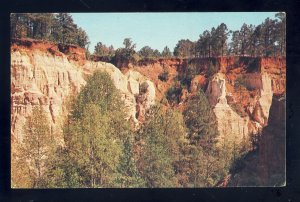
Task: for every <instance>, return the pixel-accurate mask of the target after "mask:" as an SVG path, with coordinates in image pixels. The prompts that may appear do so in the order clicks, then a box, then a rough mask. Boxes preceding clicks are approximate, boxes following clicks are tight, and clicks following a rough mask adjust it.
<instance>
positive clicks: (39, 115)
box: [21, 107, 54, 188]
mask: <svg viewBox="0 0 300 202" xmlns="http://www.w3.org/2000/svg"><path fill="white" fill-rule="evenodd" d="M24 129H25V135H24V139H23V144H22V148H21V151H22V152H21V153H22V156H23V158H24V159H26V162H28V166H29V172H30V177H31V180H32V188H42V187H44V186H45V181H46V178H45V175H44V173H45V170H47V165H46V164H45V163H46V159H47V158H48V156H49V154H50V152H51V147H52V145H51V143H53V140H54V139H53V137H52V136H51V132H50V125H49V121H48V118H47V115H46V113H45V111H44V110H43V109H42V108H41V107H34V108H33V110H32V114H31V116H29V117H28V118H27V120H26V123H25V126H24Z"/></svg>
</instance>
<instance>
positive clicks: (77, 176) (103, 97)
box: [48, 71, 131, 187]
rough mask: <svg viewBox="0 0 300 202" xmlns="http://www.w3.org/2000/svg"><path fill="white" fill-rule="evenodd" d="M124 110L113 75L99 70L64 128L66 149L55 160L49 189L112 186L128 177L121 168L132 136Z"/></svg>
mask: <svg viewBox="0 0 300 202" xmlns="http://www.w3.org/2000/svg"><path fill="white" fill-rule="evenodd" d="M124 108H125V107H124V103H123V102H122V101H121V100H120V95H119V92H118V90H117V89H116V87H115V86H114V84H113V81H112V80H111V79H110V76H109V74H108V73H106V72H101V71H96V72H95V73H94V74H93V76H91V77H90V78H89V79H88V81H87V84H86V86H85V87H84V88H83V89H82V91H81V92H80V94H79V95H78V97H77V99H76V100H75V102H74V105H73V110H72V111H71V115H70V117H69V120H68V121H67V123H66V125H65V127H64V139H65V148H63V149H61V150H58V151H57V152H56V157H54V158H53V159H52V162H53V163H52V169H51V172H49V173H48V176H49V184H48V186H49V187H57V186H58V187H111V186H115V184H114V182H115V179H116V178H117V176H118V177H119V178H122V179H123V178H126V176H123V174H124V175H125V174H126V173H122V172H121V173H120V172H118V169H117V168H118V166H119V163H120V156H121V153H122V145H123V143H124V142H125V140H126V137H128V136H130V135H131V130H130V126H129V123H128V122H126V121H125V117H126V114H125V111H124ZM122 158H123V157H122ZM122 158H121V160H122ZM66 161H67V162H66Z"/></svg>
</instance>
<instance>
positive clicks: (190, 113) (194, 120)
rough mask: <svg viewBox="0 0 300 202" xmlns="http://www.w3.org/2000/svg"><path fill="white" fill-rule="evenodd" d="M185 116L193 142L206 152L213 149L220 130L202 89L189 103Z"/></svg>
mask: <svg viewBox="0 0 300 202" xmlns="http://www.w3.org/2000/svg"><path fill="white" fill-rule="evenodd" d="M183 115H184V120H185V124H186V126H187V128H189V139H190V140H191V142H192V143H193V144H195V145H199V146H201V147H203V149H204V150H209V149H211V148H212V145H214V144H215V142H216V139H215V138H216V137H217V136H218V129H217V124H216V117H215V114H214V112H213V111H212V109H211V106H210V104H209V102H208V100H207V98H206V96H205V93H204V92H203V91H202V89H199V92H198V93H197V94H196V95H195V96H194V97H192V98H191V99H190V100H189V101H188V103H187V108H186V109H185V111H184V113H183Z"/></svg>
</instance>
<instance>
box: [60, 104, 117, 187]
mask: <svg viewBox="0 0 300 202" xmlns="http://www.w3.org/2000/svg"><path fill="white" fill-rule="evenodd" d="M109 121H110V120H109V115H108V114H103V113H102V112H101V109H100V108H99V106H97V105H96V104H86V105H85V107H84V109H83V112H82V116H81V117H80V118H79V119H77V120H75V121H74V122H73V123H72V124H70V125H69V126H68V128H66V130H65V135H66V136H68V140H67V141H68V149H69V155H71V159H74V160H75V164H74V165H72V166H73V167H76V172H77V176H80V181H79V182H80V187H110V186H111V183H112V182H113V179H114V174H115V172H116V167H117V164H118V160H119V155H120V152H121V142H120V141H119V140H118V139H116V138H115V137H116V134H112V133H111V132H110V130H111V129H110V124H109Z"/></svg>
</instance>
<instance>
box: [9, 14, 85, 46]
mask: <svg viewBox="0 0 300 202" xmlns="http://www.w3.org/2000/svg"><path fill="white" fill-rule="evenodd" d="M11 37H12V38H21V37H24V38H33V39H40V40H49V41H54V42H56V43H63V44H74V45H78V46H80V47H82V48H87V46H88V44H89V39H88V36H87V34H86V32H85V31H84V30H83V29H82V28H80V27H78V26H77V25H76V24H75V23H74V21H73V18H72V16H71V15H70V14H69V13H57V14H54V13H12V14H11Z"/></svg>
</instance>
